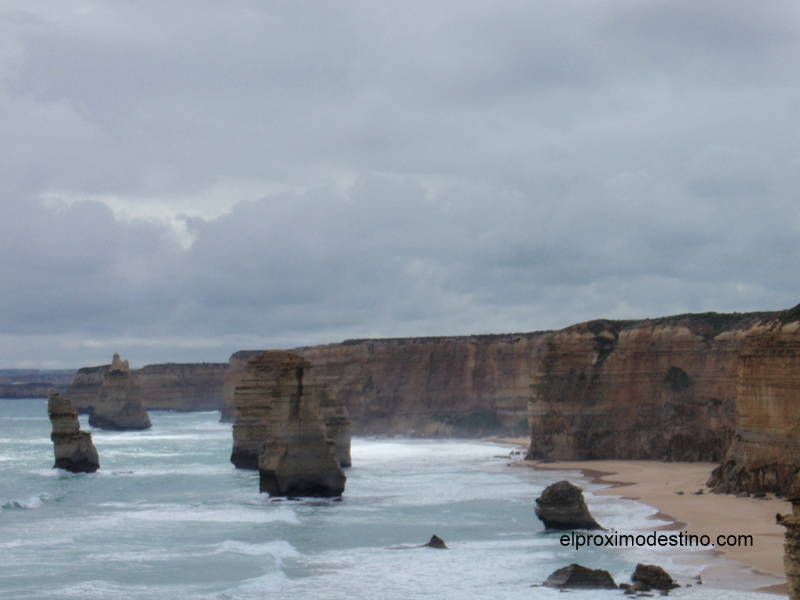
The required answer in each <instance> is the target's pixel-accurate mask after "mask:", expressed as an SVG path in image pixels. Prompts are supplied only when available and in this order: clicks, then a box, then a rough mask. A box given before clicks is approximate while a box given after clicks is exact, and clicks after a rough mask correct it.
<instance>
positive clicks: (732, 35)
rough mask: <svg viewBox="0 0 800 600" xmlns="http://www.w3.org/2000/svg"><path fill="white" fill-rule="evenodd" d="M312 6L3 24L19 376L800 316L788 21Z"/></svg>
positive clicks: (664, 3)
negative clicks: (696, 318)
mask: <svg viewBox="0 0 800 600" xmlns="http://www.w3.org/2000/svg"><path fill="white" fill-rule="evenodd" d="M310 6H311V5H309V4H306V3H254V2H246V1H241V2H239V1H237V2H230V3H222V4H220V3H218V2H210V1H201V2H197V1H192V2H189V1H188V0H177V1H175V2H169V3H163V2H137V3H130V2H103V3H100V2H91V1H90V2H84V3H72V2H65V3H60V4H58V6H53V5H52V4H41V5H40V4H37V3H31V2H24V3H23V2H21V1H20V2H16V1H12V2H11V3H7V9H5V10H3V11H0V33H2V39H3V44H2V46H0V111H1V112H2V118H1V119H0V133H2V137H3V139H4V141H5V144H4V147H3V148H2V149H0V154H2V160H0V178H2V180H3V188H2V205H1V206H0V216H2V217H3V218H2V222H0V233H2V239H0V246H1V247H2V249H3V252H4V257H5V256H8V257H11V258H10V260H5V261H4V262H3V264H2V266H0V274H1V275H2V279H3V281H4V283H7V284H8V285H7V286H4V290H10V291H4V292H3V293H2V294H0V309H2V314H0V324H1V325H2V326H1V327H0V341H1V342H2V343H0V348H2V354H0V360H3V361H5V362H6V363H7V364H15V361H19V360H26V361H31V360H35V357H36V356H37V355H38V354H41V353H42V352H44V353H46V352H50V350H47V344H51V345H52V344H56V345H57V346H58V348H60V349H58V350H53V351H52V352H53V353H54V354H58V355H59V356H61V357H70V356H78V355H80V356H81V357H83V358H86V359H88V358H89V357H91V356H97V358H98V359H102V360H106V359H107V358H106V354H108V353H109V351H112V352H113V351H114V349H115V348H114V346H115V345H118V344H127V345H128V346H129V347H131V348H136V349H137V351H139V352H141V353H142V355H143V356H145V355H146V356H150V357H153V358H154V359H159V358H166V359H173V360H178V359H180V358H181V357H190V356H191V357H201V356H202V357H206V359H208V360H224V359H225V357H226V356H227V353H228V352H230V351H233V350H236V349H240V347H245V346H248V345H250V346H252V345H258V346H263V345H281V346H287V345H289V346H290V345H295V344H298V343H318V342H326V341H335V340H338V339H342V338H344V337H354V336H366V335H381V336H383V335H424V334H447V333H453V334H456V333H481V332H490V331H503V330H505V331H507V330H511V329H515V330H532V329H539V328H550V327H560V326H565V325H567V324H569V323H572V322H575V321H579V320H583V319H587V318H594V317H600V316H608V317H620V318H622V317H643V316H657V315H660V314H667V313H670V312H684V311H689V310H720V311H722V310H754V309H772V308H775V309H777V308H783V307H786V306H790V305H794V304H796V298H795V297H794V296H795V295H796V290H797V289H798V284H800V281H798V276H797V275H796V274H795V272H796V269H795V268H794V265H796V263H797V259H798V258H800V247H799V245H798V241H797V240H798V239H800V236H798V229H799V228H800V214H799V213H798V208H797V194H796V190H797V189H798V184H800V181H798V178H799V176H798V173H800V169H798V166H800V147H798V139H797V136H796V133H795V131H794V128H793V127H792V126H791V125H792V123H794V122H796V121H797V117H798V114H799V113H800V87H799V86H798V84H799V83H800V78H799V77H798V75H797V73H796V66H795V65H796V64H797V62H798V59H799V58H800V46H799V45H798V43H799V42H800V23H798V19H797V15H796V7H795V6H794V3H792V2H788V1H787V2H784V1H779V2H774V3H768V4H763V3H762V4H759V5H754V4H752V3H749V2H743V1H741V2H740V1H734V2H721V1H720V2H717V1H714V2H707V3H701V4H698V3H694V4H691V3H685V2H678V1H673V0H658V1H655V2H649V3H641V2H632V1H629V0H611V1H609V2H597V3H586V2H578V1H577V0H576V1H572V0H568V1H565V2H558V3H552V2H535V3H530V2H523V1H511V2H503V3H500V4H491V5H490V4H487V3H485V2H479V1H477V0H474V1H472V0H468V1H459V2H455V1H454V0H453V1H445V2H437V3H431V2H416V1H411V2H403V3H396V2H371V3H357V2H344V3H342V2H333V1H331V2H327V1H323V2H317V3H314V5H313V10H310V8H309V7H310ZM240 181H242V182H246V183H247V184H248V185H249V186H250V187H252V188H253V189H261V190H270V191H260V192H258V193H257V194H253V195H251V196H250V197H247V198H244V197H238V196H237V195H236V194H237V193H238V192H233V191H232V192H231V194H230V195H229V197H224V192H223V195H219V193H218V191H219V189H222V190H224V189H225V186H226V185H228V182H231V185H232V186H233V185H235V184H236V182H240ZM211 189H213V190H216V191H217V196H214V197H215V198H216V200H215V201H216V202H219V205H218V206H211V205H210V204H209V203H210V202H211V200H208V199H207V197H208V196H209V194H208V191H209V190H211ZM276 190H277V191H276ZM281 190H282V191H281ZM43 197H46V198H48V199H51V200H52V201H53V204H45V203H42V201H41V198H43ZM193 197H197V200H196V201H194V202H192V200H191V199H192V198H193ZM59 198H63V199H65V201H66V200H68V203H65V204H63V205H59ZM201 198H206V199H204V200H202V202H201V200H200V199H201ZM80 199H85V200H84V201H76V200H80ZM92 199H94V200H92ZM104 201H105V202H111V203H112V204H113V206H114V207H115V208H117V209H119V207H120V206H124V207H125V208H126V209H127V211H128V212H129V213H130V214H133V215H134V216H136V215H141V218H126V219H123V218H121V217H119V216H115V214H114V213H112V212H111V211H110V210H109V208H108V207H107V206H105V205H103V204H102V202H104ZM153 205H157V206H159V207H160V208H161V212H159V214H164V213H168V214H171V215H172V217H173V218H175V219H183V221H184V222H185V225H186V228H187V231H188V235H189V237H190V238H191V240H192V243H191V244H189V245H186V244H183V245H181V244H180V243H179V238H178V237H177V236H176V235H175V234H174V232H173V231H172V230H171V229H170V227H168V226H167V225H166V224H162V223H159V222H157V221H155V220H153V219H152V218H149V217H147V216H146V214H145V211H146V209H147V207H149V206H153ZM181 214H182V215H183V216H179V215H181ZM117 215H119V213H117ZM4 336H5V337H4ZM48 336H49V337H48ZM53 336H55V337H53ZM64 348H69V349H70V350H64ZM170 348H172V349H173V350H174V353H175V356H171V355H170ZM37 349H38V350H37ZM39 350H41V351H42V352H39ZM93 352H96V353H97V354H96V355H95V354H92V353H93ZM17 357H19V358H17ZM23 357H24V358H23ZM61 360H62V361H63V360H67V358H61Z"/></svg>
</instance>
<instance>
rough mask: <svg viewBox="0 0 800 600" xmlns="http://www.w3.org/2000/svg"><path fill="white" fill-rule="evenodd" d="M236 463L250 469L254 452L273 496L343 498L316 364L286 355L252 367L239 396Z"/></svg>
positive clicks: (265, 356) (260, 359) (264, 487)
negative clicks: (324, 416) (323, 408)
mask: <svg viewBox="0 0 800 600" xmlns="http://www.w3.org/2000/svg"><path fill="white" fill-rule="evenodd" d="M234 402H235V405H236V423H235V424H234V426H233V439H234V442H233V452H232V454H231V462H233V463H234V464H235V465H236V466H237V467H245V468H250V467H251V466H252V463H253V453H254V452H255V453H256V466H257V468H258V470H259V473H260V489H261V491H262V492H266V493H268V494H270V495H271V496H317V497H332V496H340V495H341V494H342V492H343V491H344V485H345V475H344V471H342V467H341V464H340V459H339V456H338V454H337V452H336V447H335V444H334V442H333V441H332V440H330V439H328V437H327V432H326V429H325V422H324V420H323V417H322V414H321V411H320V406H319V385H318V384H317V382H316V380H315V379H314V374H313V367H312V365H311V363H310V362H309V361H307V360H305V359H304V358H303V357H302V356H299V355H298V354H294V353H292V352H288V351H285V350H271V351H267V352H264V353H262V354H260V355H258V356H256V357H255V358H252V359H251V360H249V361H248V363H247V369H246V371H245V372H244V375H243V377H242V379H241V382H240V383H239V385H238V386H237V387H236V392H235V395H234Z"/></svg>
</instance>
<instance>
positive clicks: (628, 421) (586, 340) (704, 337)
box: [528, 313, 764, 461]
mask: <svg viewBox="0 0 800 600" xmlns="http://www.w3.org/2000/svg"><path fill="white" fill-rule="evenodd" d="M763 316H764V313H750V314H733V315H721V314H717V313H706V314H695V315H681V316H675V317H665V318H661V319H648V320H642V321H607V320H598V321H590V322H588V323H580V324H577V325H573V326H571V327H568V328H566V329H564V330H561V331H558V332H554V333H552V334H550V335H549V336H548V338H547V341H546V346H547V351H546V353H544V355H543V356H542V357H541V360H540V361H539V364H538V369H537V371H536V375H535V377H534V380H533V384H532V386H531V393H530V403H529V410H528V419H529V425H530V435H531V445H530V449H529V452H528V457H529V458H531V459H557V460H583V459H602V458H616V459H656V460H687V461H691V460H719V459H720V458H721V457H722V456H723V455H724V453H725V450H726V449H727V447H728V445H729V443H730V441H731V438H732V436H733V430H734V426H735V411H736V385H737V361H738V357H739V353H740V352H741V350H742V348H743V345H744V340H745V331H746V330H747V329H749V328H750V327H751V326H752V325H753V324H754V323H755V322H757V321H758V320H759V319H760V318H762V317H763Z"/></svg>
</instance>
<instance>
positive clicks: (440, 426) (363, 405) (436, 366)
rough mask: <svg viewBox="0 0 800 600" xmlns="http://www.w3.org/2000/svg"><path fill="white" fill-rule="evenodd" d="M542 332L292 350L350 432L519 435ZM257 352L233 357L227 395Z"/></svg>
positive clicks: (523, 427) (352, 342) (523, 426)
mask: <svg viewBox="0 0 800 600" xmlns="http://www.w3.org/2000/svg"><path fill="white" fill-rule="evenodd" d="M546 335H547V334H546V332H535V333H524V334H501V335H480V336H453V337H438V338H397V339H375V340H349V341H346V342H342V343H340V344H328V345H324V346H312V347H304V348H296V349H294V350H293V352H297V353H298V354H300V355H302V356H303V357H305V358H307V359H308V360H309V361H310V362H311V363H312V364H313V365H314V373H315V376H316V378H317V381H319V382H323V383H326V384H327V385H328V393H329V395H330V396H331V397H332V398H335V399H337V400H340V401H342V402H344V404H345V405H346V407H347V410H348V412H349V418H350V420H351V421H352V430H353V433H355V434H359V435H369V434H385V433H398V434H405V435H414V436H463V437H479V436H485V435H494V434H500V435H525V433H526V432H527V403H528V396H529V388H530V384H531V381H532V379H533V373H534V372H535V370H536V365H537V363H538V360H539V355H540V354H541V353H542V352H543V351H544V344H543V340H544V339H545V337H546ZM259 352H260V351H242V352H237V353H235V354H234V355H233V356H231V360H230V366H229V370H228V373H227V374H226V375H225V389H224V396H225V398H226V401H228V402H230V401H231V399H232V396H233V389H234V388H235V386H236V382H237V381H238V379H239V378H240V377H241V371H242V370H243V366H244V364H245V363H246V361H247V360H248V358H249V357H252V356H253V355H255V354H258V353H259ZM226 410H228V409H226ZM231 412H232V411H229V410H228V413H229V414H230V413H231ZM230 418H231V417H228V419H230Z"/></svg>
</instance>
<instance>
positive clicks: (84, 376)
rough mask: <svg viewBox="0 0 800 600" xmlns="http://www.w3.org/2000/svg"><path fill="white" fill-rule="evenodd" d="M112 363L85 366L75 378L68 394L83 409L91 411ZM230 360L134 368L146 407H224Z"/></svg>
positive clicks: (182, 408)
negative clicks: (226, 377) (223, 385)
mask: <svg viewBox="0 0 800 600" xmlns="http://www.w3.org/2000/svg"><path fill="white" fill-rule="evenodd" d="M108 368H109V365H100V366H97V367H83V368H82V369H79V370H78V372H77V373H75V376H74V377H73V378H72V383H71V384H70V386H69V391H68V392H67V394H68V395H69V396H70V397H71V398H75V400H74V403H75V407H76V408H77V409H78V411H79V412H82V413H90V412H91V410H92V407H93V406H94V402H95V400H96V399H97V395H98V394H99V392H100V387H101V386H102V385H103V381H104V379H105V374H106V372H107V371H108ZM227 368H228V365H227V364H226V363H163V364H155V365H147V366H145V367H142V368H141V369H136V370H133V373H134V374H135V375H136V376H137V377H138V379H139V383H140V385H141V386H142V405H143V406H144V408H145V409H146V410H174V411H181V412H184V411H205V410H222V408H223V407H224V402H223V399H222V380H223V377H224V375H225V372H226V371H227Z"/></svg>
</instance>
